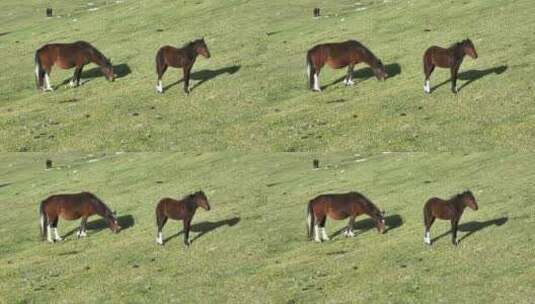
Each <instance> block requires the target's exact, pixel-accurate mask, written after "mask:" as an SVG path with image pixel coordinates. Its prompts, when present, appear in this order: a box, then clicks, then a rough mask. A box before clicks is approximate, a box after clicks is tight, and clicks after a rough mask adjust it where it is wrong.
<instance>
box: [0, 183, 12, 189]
mask: <svg viewBox="0 0 535 304" xmlns="http://www.w3.org/2000/svg"><path fill="white" fill-rule="evenodd" d="M9 185H11V183H4V184H0V188H4V187H7V186H9Z"/></svg>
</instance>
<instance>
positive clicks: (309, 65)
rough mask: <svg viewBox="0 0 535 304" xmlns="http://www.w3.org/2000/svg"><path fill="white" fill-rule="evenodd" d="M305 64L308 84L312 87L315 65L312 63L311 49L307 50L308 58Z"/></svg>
mask: <svg viewBox="0 0 535 304" xmlns="http://www.w3.org/2000/svg"><path fill="white" fill-rule="evenodd" d="M305 66H306V74H307V86H308V87H309V88H311V87H310V84H311V83H312V74H313V73H312V68H313V65H312V56H311V54H310V51H308V52H307V57H306V60H305Z"/></svg>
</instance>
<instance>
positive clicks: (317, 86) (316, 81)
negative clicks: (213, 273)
mask: <svg viewBox="0 0 535 304" xmlns="http://www.w3.org/2000/svg"><path fill="white" fill-rule="evenodd" d="M314 91H316V92H321V88H320V80H319V78H318V74H317V73H314Z"/></svg>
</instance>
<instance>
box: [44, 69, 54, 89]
mask: <svg viewBox="0 0 535 304" xmlns="http://www.w3.org/2000/svg"><path fill="white" fill-rule="evenodd" d="M51 71H52V67H47V68H45V91H54V89H53V88H52V86H51V85H50V72H51Z"/></svg>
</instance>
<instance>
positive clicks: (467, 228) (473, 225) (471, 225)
mask: <svg viewBox="0 0 535 304" xmlns="http://www.w3.org/2000/svg"><path fill="white" fill-rule="evenodd" d="M508 220H509V218H507V217H500V218H496V219H493V220H488V221H485V222H479V221H472V222H468V223H463V224H460V225H459V227H458V228H457V230H458V231H461V232H468V233H466V234H465V235H463V236H462V237H461V238H459V240H458V241H459V242H461V241H462V240H464V239H465V238H467V237H469V236H470V235H472V234H473V233H475V232H477V231H480V230H482V229H485V228H487V227H489V226H501V225H503V224H505V223H507V221H508ZM448 234H451V229H450V230H449V231H447V232H444V233H442V234H441V235H439V236H437V237H436V238H434V239H433V240H432V241H431V242H435V241H437V240H438V239H440V238H443V237H445V236H446V235H448Z"/></svg>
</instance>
